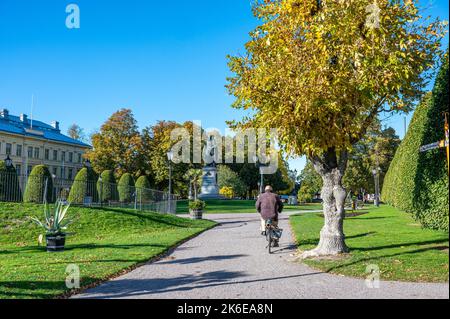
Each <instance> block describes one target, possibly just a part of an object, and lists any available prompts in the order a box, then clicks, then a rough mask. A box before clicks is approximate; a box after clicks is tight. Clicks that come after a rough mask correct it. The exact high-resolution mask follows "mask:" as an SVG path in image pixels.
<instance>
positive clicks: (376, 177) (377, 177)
mask: <svg viewBox="0 0 450 319" xmlns="http://www.w3.org/2000/svg"><path fill="white" fill-rule="evenodd" d="M380 171H381V168H379V167H377V168H374V169H373V170H372V174H373V179H374V186H375V200H374V204H375V206H376V207H380Z"/></svg>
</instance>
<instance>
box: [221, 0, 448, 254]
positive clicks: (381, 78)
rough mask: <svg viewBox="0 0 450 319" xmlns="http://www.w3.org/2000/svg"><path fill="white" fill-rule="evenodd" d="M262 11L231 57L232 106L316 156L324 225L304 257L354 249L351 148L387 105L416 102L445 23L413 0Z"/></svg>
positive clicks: (286, 1)
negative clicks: (349, 206)
mask: <svg viewBox="0 0 450 319" xmlns="http://www.w3.org/2000/svg"><path fill="white" fill-rule="evenodd" d="M350 6H351V7H350ZM253 11H254V14H255V16H256V17H257V18H259V19H260V20H261V25H259V26H258V27H257V28H256V29H255V30H254V31H253V32H252V33H251V34H250V36H251V40H250V41H249V42H248V43H247V44H246V46H245V48H246V51H247V52H246V54H244V55H240V56H236V57H231V58H230V62H229V66H230V69H231V71H232V72H233V73H234V76H233V77H231V78H229V84H228V89H229V92H230V93H231V94H232V95H234V96H235V97H236V101H235V103H234V104H233V106H234V107H235V108H240V109H243V110H247V111H249V112H248V114H249V116H246V117H245V118H243V119H242V120H241V121H239V122H232V123H231V124H232V126H233V127H235V128H239V127H241V128H245V127H249V126H253V127H260V128H262V127H265V128H278V137H279V140H280V145H281V147H282V148H283V149H284V150H285V151H286V152H287V154H288V155H295V156H301V155H307V157H308V158H309V159H310V160H311V161H312V163H313V165H314V167H315V169H316V171H317V172H318V173H319V174H320V175H321V177H322V180H323V184H324V186H323V189H322V198H323V201H324V216H325V218H324V227H323V229H322V231H321V233H320V241H319V244H318V246H317V247H316V249H314V250H312V251H307V252H305V253H304V254H303V255H302V256H303V257H304V258H307V257H312V256H320V255H336V254H340V253H343V252H347V251H348V247H347V245H346V243H345V235H344V230H343V222H344V215H345V211H344V203H345V198H346V195H347V194H346V191H345V189H344V187H343V185H342V178H343V176H344V174H345V170H346V166H347V160H348V150H349V149H350V148H351V147H352V146H353V145H354V144H355V143H357V142H358V141H359V140H360V139H361V138H362V137H363V136H364V134H365V133H366V130H367V128H368V127H369V126H370V125H371V124H372V122H373V121H374V119H375V118H376V117H377V115H378V114H379V113H382V112H384V113H389V112H398V111H409V110H411V109H412V108H413V106H414V102H415V101H416V100H417V98H419V97H420V95H421V94H423V90H424V88H425V86H426V82H427V79H430V78H431V77H432V74H430V73H429V72H428V71H429V70H430V69H431V68H432V67H433V66H434V65H435V62H436V61H435V59H436V57H437V56H438V55H440V54H441V53H442V51H441V49H440V46H441V40H442V38H443V36H444V34H445V24H443V23H440V22H439V21H436V22H432V23H430V24H428V23H423V21H421V17H420V14H419V10H418V8H417V5H416V2H412V1H407V2H406V1H405V2H397V1H389V0H378V1H377V2H376V4H374V3H373V0H360V1H352V2H351V3H350V2H348V1H317V0H304V1H299V0H273V1H272V0H269V1H258V2H256V3H255V5H254V8H253ZM367 11H369V12H367Z"/></svg>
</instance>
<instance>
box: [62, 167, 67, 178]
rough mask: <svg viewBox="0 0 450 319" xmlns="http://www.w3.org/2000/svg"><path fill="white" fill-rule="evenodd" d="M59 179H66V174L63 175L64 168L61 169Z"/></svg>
mask: <svg viewBox="0 0 450 319" xmlns="http://www.w3.org/2000/svg"><path fill="white" fill-rule="evenodd" d="M61 178H62V179H65V178H66V174H65V170H64V167H61Z"/></svg>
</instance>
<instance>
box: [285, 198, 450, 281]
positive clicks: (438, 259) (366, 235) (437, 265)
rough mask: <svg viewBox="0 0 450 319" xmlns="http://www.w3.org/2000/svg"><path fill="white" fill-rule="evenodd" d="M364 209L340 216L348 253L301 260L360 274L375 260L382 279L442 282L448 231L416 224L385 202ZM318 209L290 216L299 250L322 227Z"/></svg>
mask: <svg viewBox="0 0 450 319" xmlns="http://www.w3.org/2000/svg"><path fill="white" fill-rule="evenodd" d="M365 211H366V212H368V213H367V214H363V215H360V216H355V217H351V218H346V219H345V222H344V231H345V234H346V236H347V239H346V242H347V245H348V246H349V247H350V249H351V251H350V254H348V255H344V256H340V257H336V258H322V259H310V260H305V261H304V262H305V263H306V264H307V265H309V266H312V267H313V268H316V269H320V270H323V271H326V272H330V273H334V274H341V275H346V276H353V277H366V276H367V275H368V274H367V273H366V268H367V266H368V265H377V266H378V267H379V269H380V273H381V279H382V280H395V281H410V282H448V277H449V255H448V248H449V237H448V233H444V232H439V231H433V230H428V229H422V228H421V227H420V225H418V224H417V223H416V222H415V221H414V220H413V219H412V217H411V216H410V215H409V214H406V213H404V212H401V211H399V210H397V209H395V208H393V207H390V206H382V207H381V208H378V209H377V208H369V209H366V210H365ZM323 221H324V220H323V217H321V216H320V214H314V213H311V214H305V215H295V216H291V225H292V230H293V232H294V234H295V237H296V241H297V245H298V247H299V249H300V250H301V251H303V250H308V249H311V248H314V247H315V246H316V245H317V243H318V241H319V232H320V230H321V228H322V226H323Z"/></svg>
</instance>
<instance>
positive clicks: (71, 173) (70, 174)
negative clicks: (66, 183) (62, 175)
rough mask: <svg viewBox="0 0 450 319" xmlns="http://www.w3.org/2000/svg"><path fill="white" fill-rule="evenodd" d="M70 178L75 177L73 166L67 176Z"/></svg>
mask: <svg viewBox="0 0 450 319" xmlns="http://www.w3.org/2000/svg"><path fill="white" fill-rule="evenodd" d="M67 178H68V179H69V180H72V179H73V168H69V176H68V177H67Z"/></svg>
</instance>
